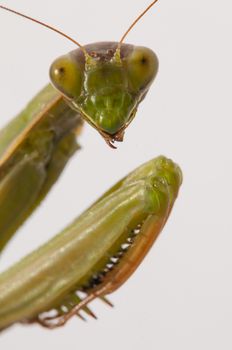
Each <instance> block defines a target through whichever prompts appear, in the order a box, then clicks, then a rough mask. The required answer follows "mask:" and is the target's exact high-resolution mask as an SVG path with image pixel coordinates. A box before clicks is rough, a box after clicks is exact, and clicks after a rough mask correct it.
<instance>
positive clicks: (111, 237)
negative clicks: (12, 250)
mask: <svg viewBox="0 0 232 350" xmlns="http://www.w3.org/2000/svg"><path fill="white" fill-rule="evenodd" d="M181 182H182V175H181V171H180V168H179V167H178V166H177V165H176V164H174V163H173V162H172V161H171V160H169V159H166V158H165V157H158V158H156V159H154V160H152V161H150V162H148V163H146V164H144V165H143V166H141V167H139V168H138V169H137V170H135V171H134V172H132V173H131V174H130V175H128V176H127V177H126V178H124V179H123V180H121V181H120V182H119V183H118V184H117V185H115V186H114V187H113V188H112V189H111V190H110V191H108V192H107V193H106V194H105V195H104V196H102V197H101V198H100V200H99V201H97V202H96V203H95V204H94V205H93V206H91V207H90V208H89V209H88V210H87V211H85V212H84V213H83V214H82V215H81V216H80V217H79V218H77V219H76V220H75V221H74V222H73V223H71V224H70V225H69V226H68V227H67V228H66V229H65V230H63V231H62V232H61V233H60V234H59V235H57V236H56V237H55V238H53V239H52V240H51V241H49V242H48V243H46V244H45V245H43V246H42V247H40V248H39V249H38V250H36V251H35V252H33V253H31V254H30V255H28V256H27V257H26V258H24V259H23V260H21V261H20V262H19V263H17V264H16V265H14V266H13V267H12V268H10V269H9V270H8V271H6V272H4V273H3V274H1V275H0V328H6V327H8V326H10V325H11V324H13V323H15V322H20V321H24V322H25V321H28V322H32V321H35V322H39V323H40V324H42V325H43V326H46V327H49V328H54V327H57V326H61V325H63V324H64V323H65V322H66V321H67V320H68V319H69V318H70V317H71V316H72V315H74V314H76V313H78V312H79V311H80V309H83V310H86V307H87V304H88V303H89V302H90V301H91V300H93V299H94V298H96V297H104V296H105V295H107V294H109V293H111V292H113V291H114V290H116V289H117V288H118V287H120V286H121V285H122V284H123V283H124V282H125V281H126V280H127V279H128V278H129V277H130V275H131V274H132V273H133V272H134V270H135V269H136V268H137V267H138V265H139V264H140V263H141V261H142V260H143V258H144V257H145V255H146V254H147V252H148V250H149V249H150V247H151V246H152V243H153V242H154V241H155V239H156V238H157V236H158V234H159V233H160V231H161V230H162V228H163V226H164V224H165V222H166V220H167V218H168V216H169V214H170V212H171V209H172V207H173V204H174V202H175V199H176V197H177V194H178V191H179V187H180V185H181ZM79 292H82V293H85V295H86V296H85V298H84V299H83V300H81V298H80V296H79V295H78V293H79ZM49 310H53V311H55V314H53V315H52V316H50V315H49V316H48V315H45V314H44V312H46V311H49ZM87 310H88V308H87Z"/></svg>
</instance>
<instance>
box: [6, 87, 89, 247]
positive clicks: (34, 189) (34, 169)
mask: <svg viewBox="0 0 232 350" xmlns="http://www.w3.org/2000/svg"><path fill="white" fill-rule="evenodd" d="M81 123H82V119H81V118H80V116H79V114H78V113H77V112H75V111H73V110H72V109H70V107H69V106H68V105H67V103H66V102H65V101H64V99H63V98H62V97H61V95H60V94H59V93H58V92H57V91H56V90H55V89H54V88H53V87H52V86H51V85H48V86H47V87H45V88H44V89H43V90H42V91H41V92H40V93H39V94H38V95H37V96H36V97H35V98H34V99H33V100H32V101H31V102H30V103H29V105H28V106H27V107H26V108H25V110H23V111H22V112H21V113H20V114H19V115H18V116H17V117H16V118H15V119H13V120H12V121H11V122H10V123H9V124H8V125H7V126H6V127H5V128H4V129H2V130H1V132H0V251H1V250H2V249H3V248H4V246H5V245H6V243H7V242H8V240H9V239H10V238H11V236H12V235H13V234H14V233H15V231H16V230H17V228H18V227H19V226H20V225H21V224H22V223H23V222H24V220H25V219H26V218H27V217H28V216H29V215H30V214H31V212H32V211H33V210H34V209H35V208H36V206H37V205H38V204H39V203H40V202H41V200H42V199H43V198H44V197H45V196H46V194H47V192H48V191H49V190H50V188H51V187H52V185H53V184H54V183H55V182H56V180H57V179H58V177H59V176H60V174H61V172H62V170H63V169H64V167H65V165H66V164H67V162H68V160H69V159H70V157H71V156H72V155H73V154H74V152H75V151H76V150H77V149H78V145H77V143H76V134H75V131H76V129H77V128H78V127H79V126H81Z"/></svg>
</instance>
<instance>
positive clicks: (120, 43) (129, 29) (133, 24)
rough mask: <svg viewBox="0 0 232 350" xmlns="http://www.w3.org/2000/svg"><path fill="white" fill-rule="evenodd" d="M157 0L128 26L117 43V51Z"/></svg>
mask: <svg viewBox="0 0 232 350" xmlns="http://www.w3.org/2000/svg"><path fill="white" fill-rule="evenodd" d="M157 1H158V0H154V1H153V2H152V3H151V4H150V5H149V6H148V7H147V8H146V9H145V10H144V11H143V12H142V13H141V14H140V15H139V16H138V17H137V18H136V19H135V20H134V22H133V23H132V24H131V25H130V27H129V28H128V29H127V31H126V32H125V34H123V36H122V38H121V39H120V41H119V44H118V49H120V47H121V45H122V43H123V41H124V39H125V37H126V36H127V34H128V33H129V32H130V31H131V29H132V28H133V27H134V26H135V25H136V24H137V23H138V21H139V20H140V19H141V18H142V17H143V16H144V15H145V14H146V13H147V12H148V11H149V10H150V8H151V7H152V6H154V5H155V3H156V2H157Z"/></svg>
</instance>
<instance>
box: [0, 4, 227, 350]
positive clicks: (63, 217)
mask: <svg viewBox="0 0 232 350" xmlns="http://www.w3.org/2000/svg"><path fill="white" fill-rule="evenodd" d="M4 4H5V5H8V6H11V7H12V8H14V9H17V10H20V11H23V12H25V13H27V14H29V15H31V16H34V17H36V18H38V19H41V20H44V21H47V22H49V23H50V24H53V25H55V26H57V27H59V28H60V29H63V30H64V31H65V32H66V33H68V34H70V35H72V36H73V37H74V38H76V39H77V40H79V41H80V42H81V43H83V44H87V43H90V42H96V41H102V40H115V41H117V40H118V39H119V38H120V37H121V35H122V34H123V32H124V31H125V30H126V29H127V27H128V25H129V24H130V23H131V21H132V20H133V19H134V18H135V17H136V16H137V15H138V14H139V12H141V10H143V9H144V8H145V7H146V6H147V5H148V4H149V0H136V1H133V2H132V1H130V0H124V1H109V0H98V1H93V0H85V1H76V0H66V1H59V2H58V1H54V0H50V1H49V2H48V1H46V2H45V1H40V2H37V1H31V0H20V1H18V0H17V1H16V0H15V1H5V3H4ZM231 11H232V5H231V1H229V0H224V1H220V2H219V1H216V0H204V1H202V0H194V1H186V0H175V1H173V0H167V1H164V0H162V1H161V0H160V1H159V3H158V4H157V5H156V7H155V8H153V9H152V10H151V11H150V13H149V14H147V15H146V17H145V18H144V19H143V20H142V21H141V22H140V23H139V24H138V25H137V27H136V28H134V30H133V31H132V32H131V33H130V35H129V36H128V38H127V42H130V43H133V44H138V45H144V46H148V47H150V48H152V49H153V50H154V51H155V52H156V53H157V55H158V57H159V60H160V70H159V74H158V77H157V79H156V81H155V83H154V85H153V86H152V88H151V91H150V93H149V94H148V96H147V97H146V99H145V101H144V102H143V103H142V105H141V106H140V108H139V111H138V114H137V117H136V119H135V120H134V122H133V123H132V124H131V126H130V127H129V128H128V130H127V132H126V137H125V141H124V143H123V144H120V145H119V148H118V150H116V151H114V150H111V149H110V148H108V147H107V146H106V144H105V143H104V142H103V140H102V139H101V138H100V137H99V135H98V134H97V133H96V132H95V131H94V130H92V129H91V128H90V127H88V126H86V127H85V132H84V133H83V136H82V137H81V140H80V143H81V145H82V146H83V149H82V151H81V152H80V153H79V154H78V155H76V156H75V157H74V159H73V160H72V161H71V162H70V164H69V166H68V167H67V169H66V170H65V172H64V174H63V176H62V178H61V179H60V181H59V183H58V185H57V186H55V187H54V189H53V190H52V192H51V194H50V195H49V197H48V198H47V199H46V201H45V202H44V203H43V205H42V206H41V207H40V208H39V210H38V211H37V212H36V213H35V214H34V215H33V217H32V218H31V219H30V220H29V221H28V222H27V223H26V225H24V227H23V228H22V229H21V230H20V232H19V234H18V235H17V237H15V238H14V240H13V241H12V243H11V244H10V245H9V246H8V248H7V249H6V250H5V253H4V254H3V256H2V257H1V264H0V265H1V270H3V269H5V268H6V267H7V266H9V265H10V264H12V263H13V262H14V261H17V260H18V259H19V258H20V257H21V256H23V255H25V254H26V253H27V252H29V251H31V250H32V249H33V248H35V247H37V246H38V245H39V244H41V243H42V242H45V241H46V240H47V239H48V238H49V237H51V236H53V235H54V234H55V233H56V232H58V231H59V230H60V229H61V228H63V227H64V226H65V225H66V224H67V223H68V222H69V221H70V220H71V219H73V218H74V217H75V216H76V215H77V214H79V213H80V212H81V211H82V210H83V209H84V208H86V207H87V206H88V205H89V204H90V203H91V202H92V201H93V200H94V199H96V198H97V197H98V196H99V195H100V194H101V193H102V192H103V191H105V190H106V189H107V188H108V187H109V186H111V185H112V184H113V183H114V182H115V181H116V180H118V179H119V178H120V177H122V176H124V175H125V174H126V173H128V172H129V171H131V170H132V169H133V168H135V167H137V166H138V165H139V164H141V163H143V162H145V161H147V160H149V159H151V158H153V157H155V156H157V155H159V154H164V155H166V156H168V157H170V158H172V159H173V160H174V161H176V162H178V163H179V165H180V166H181V168H182V170H183V173H184V183H183V186H182V188H181V191H180V195H179V198H178V200H177V202H176V206H175V208H174V211H173V213H172V215H171V218H170V219H169V221H168V223H167V225H166V227H165V229H164V231H163V233H162V235H161V236H160V238H159V240H158V241H157V243H156V245H155V246H154V247H153V248H152V250H151V252H150V253H149V255H148V256H147V258H146V259H145V261H144V262H143V264H142V265H141V266H140V268H139V269H138V270H137V272H136V273H135V274H134V275H133V277H132V278H131V279H130V280H129V281H128V282H127V283H126V284H125V285H124V286H123V287H122V288H120V290H118V291H117V292H115V293H114V294H113V295H112V296H111V300H112V301H113V303H114V304H115V309H113V310H111V309H109V308H108V307H107V306H105V305H104V304H102V303H101V302H100V301H96V302H94V303H93V304H92V308H93V309H94V311H95V312H96V313H97V315H98V317H99V320H98V321H95V320H92V319H89V320H88V322H87V323H84V322H82V321H80V320H79V319H77V318H76V319H73V320H72V321H71V322H69V324H68V325H66V326H65V327H64V328H62V329H59V330H56V331H47V330H44V329H42V328H40V327H39V326H36V325H35V326H21V325H17V326H14V327H12V328H10V329H9V330H8V331H6V332H4V333H2V334H1V336H0V347H1V349H4V350H8V349H9V350H10V349H14V348H15V347H16V346H17V347H20V348H21V347H22V348H23V349H24V350H27V349H34V350H37V349H38V350H39V349H40V350H41V349H49V348H56V350H60V349H65V348H69V349H101V350H104V349H111V350H116V349H159V350H170V349H172V350H174V349H175V350H186V349H188V350H192V349H194V350H195V349H198V350H201V349H202V350H203V349H204V350H205V349H210V350H214V349H215V350H217V349H223V350H227V349H228V350H229V349H231V348H232V282H231V269H232V254H231V250H232V222H231V217H232V214H231V209H232V205H231V198H232V181H231V179H232V154H231V149H232V140H231V126H232V124H231V118H232V113H231V112H232V107H231V88H232V74H231V73H232V68H231V67H232V64H231V62H232V48H231V35H232V22H231ZM0 29H1V31H0V32H1V34H0V44H1V56H0V69H1V83H0V96H1V113H0V115H1V117H0V124H1V125H4V124H5V123H6V122H7V121H8V120H9V119H10V118H12V117H13V116H14V115H15V114H16V113H17V112H18V111H19V110H20V109H22V108H23V107H24V106H25V104H26V103H27V102H28V101H29V100H30V98H31V97H33V95H34V94H35V93H36V92H37V91H38V90H39V89H40V88H41V87H42V86H43V85H44V84H45V83H46V82H47V80H48V68H49V64H50V63H51V62H52V60H53V59H54V58H56V57H57V56H59V55H61V54H63V53H66V52H67V51H70V50H72V49H74V48H75V47H74V46H73V45H72V44H71V43H69V42H68V41H66V40H65V39H63V38H61V37H59V36H57V35H56V34H54V33H52V32H49V31H47V30H45V29H43V28H40V27H39V26H37V25H35V24H32V23H30V22H27V21H26V20H22V19H20V18H17V17H15V16H13V15H11V14H8V13H6V12H3V11H2V12H0Z"/></svg>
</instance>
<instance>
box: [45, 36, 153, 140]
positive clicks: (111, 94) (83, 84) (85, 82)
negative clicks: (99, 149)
mask: <svg viewBox="0 0 232 350" xmlns="http://www.w3.org/2000/svg"><path fill="white" fill-rule="evenodd" d="M84 48H85V50H86V53H87V55H85V54H84V53H83V52H82V51H81V49H77V50H75V51H72V52H70V53H69V54H67V55H64V56H61V57H60V58H58V59H56V60H55V62H54V63H53V64H52V66H51V68H50V77H51V81H52V83H53V85H54V87H55V88H56V89H58V90H59V91H60V92H61V93H62V94H63V96H64V97H65V98H66V99H67V100H68V101H69V103H70V104H71V106H72V108H74V109H75V110H77V111H78V112H79V113H80V114H81V115H82V116H83V118H84V119H85V120H86V121H87V122H88V123H90V124H91V125H92V126H93V127H94V128H96V129H97V130H98V131H99V132H100V134H101V135H102V136H103V137H104V138H105V140H106V141H107V143H109V144H110V145H111V146H112V142H114V141H122V139H123V134H124V130H125V128H126V127H127V126H128V125H129V123H130V122H131V121H132V119H133V118H134V116H135V113H136V110H137V107H138V105H139V103H140V102H141V101H142V99H143V98H144V97H145V95H146V93H147V91H148V89H149V87H150V85H151V83H152V81H153V80H154V78H155V76H156V73H157V71H158V59H157V57H156V55H155V53H154V52H153V51H152V50H150V49H148V48H145V47H140V46H133V45H129V44H122V46H121V48H120V52H119V51H118V50H117V48H118V43H114V42H109V43H108V42H103V43H95V44H90V45H87V46H85V47H84Z"/></svg>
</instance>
